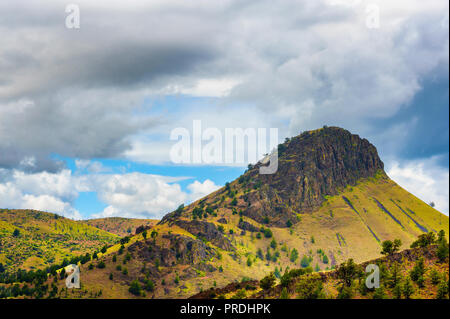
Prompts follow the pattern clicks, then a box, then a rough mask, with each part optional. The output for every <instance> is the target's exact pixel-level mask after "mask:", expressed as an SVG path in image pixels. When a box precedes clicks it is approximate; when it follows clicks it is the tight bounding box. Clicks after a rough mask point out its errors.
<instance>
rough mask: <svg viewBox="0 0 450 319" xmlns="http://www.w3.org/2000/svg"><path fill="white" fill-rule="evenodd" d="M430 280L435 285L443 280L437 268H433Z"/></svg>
mask: <svg viewBox="0 0 450 319" xmlns="http://www.w3.org/2000/svg"><path fill="white" fill-rule="evenodd" d="M430 280H431V283H432V284H433V285H435V286H436V285H437V284H439V283H440V281H441V275H440V274H439V272H438V271H437V270H436V269H433V270H432V271H431V273H430Z"/></svg>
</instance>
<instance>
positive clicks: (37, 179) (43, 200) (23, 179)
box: [0, 170, 81, 219]
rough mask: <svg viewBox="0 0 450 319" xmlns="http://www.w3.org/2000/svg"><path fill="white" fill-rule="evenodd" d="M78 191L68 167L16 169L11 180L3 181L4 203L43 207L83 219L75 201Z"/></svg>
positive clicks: (0, 201)
mask: <svg viewBox="0 0 450 319" xmlns="http://www.w3.org/2000/svg"><path fill="white" fill-rule="evenodd" d="M77 194H78V193H77V192H76V190H75V189H74V187H73V185H72V179H71V174H70V171H68V170H65V171H62V172H61V173H59V174H50V173H38V174H25V173H23V172H19V171H13V172H12V174H11V175H10V176H9V177H8V180H7V181H5V182H0V207H3V208H11V209H13V208H15V209H36V210H43V211H47V212H52V213H57V214H60V215H63V216H65V217H69V218H72V219H81V214H80V213H79V212H78V211H77V210H76V209H74V208H73V207H72V205H71V202H72V200H73V199H75V198H76V196H77Z"/></svg>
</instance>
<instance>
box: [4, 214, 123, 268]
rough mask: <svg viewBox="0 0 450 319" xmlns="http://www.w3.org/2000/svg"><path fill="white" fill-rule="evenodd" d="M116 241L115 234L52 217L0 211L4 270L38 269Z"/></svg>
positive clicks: (55, 216)
mask: <svg viewBox="0 0 450 319" xmlns="http://www.w3.org/2000/svg"><path fill="white" fill-rule="evenodd" d="M118 240H119V237H118V236H116V235H114V234H111V233H108V232H106V231H103V230H100V229H98V228H95V227H92V226H89V225H86V224H84V223H80V222H77V221H73V220H70V219H67V218H64V217H61V216H58V215H55V214H51V213H45V212H40V211H33V210H7V209H2V210H0V263H1V264H3V266H4V267H5V268H6V269H7V270H11V271H15V270H17V269H19V268H20V269H27V270H28V269H41V268H44V267H46V266H48V265H51V264H54V263H60V262H61V261H62V260H63V259H64V258H70V257H72V256H77V255H81V254H85V253H86V252H91V251H93V250H96V249H99V248H100V247H102V246H104V245H110V244H113V243H116V242H117V241H118Z"/></svg>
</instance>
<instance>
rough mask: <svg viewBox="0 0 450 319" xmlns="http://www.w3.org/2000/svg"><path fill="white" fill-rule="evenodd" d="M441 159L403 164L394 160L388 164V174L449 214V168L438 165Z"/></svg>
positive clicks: (410, 190)
mask: <svg viewBox="0 0 450 319" xmlns="http://www.w3.org/2000/svg"><path fill="white" fill-rule="evenodd" d="M439 159H440V158H439V157H433V158H430V159H422V160H414V161H408V162H405V163H401V164H400V163H399V162H396V161H393V162H391V163H389V164H388V165H387V166H388V168H387V174H388V175H389V176H390V177H391V178H392V179H393V180H394V181H396V182H397V183H398V184H399V185H400V186H402V187H404V188H405V189H406V190H408V191H409V192H411V193H412V194H414V195H416V196H417V197H419V198H420V199H422V200H423V201H425V202H426V203H430V202H434V203H435V205H436V206H435V208H436V209H437V210H439V211H441V212H443V213H444V214H446V215H448V214H449V202H448V198H449V170H448V168H443V167H442V166H440V165H438V163H437V162H438V161H439Z"/></svg>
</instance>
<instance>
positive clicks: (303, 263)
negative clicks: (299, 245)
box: [300, 255, 310, 268]
mask: <svg viewBox="0 0 450 319" xmlns="http://www.w3.org/2000/svg"><path fill="white" fill-rule="evenodd" d="M309 262H310V259H309V258H308V257H307V256H305V255H303V257H302V260H301V261H300V266H302V267H303V268H306V267H308V266H309Z"/></svg>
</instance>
